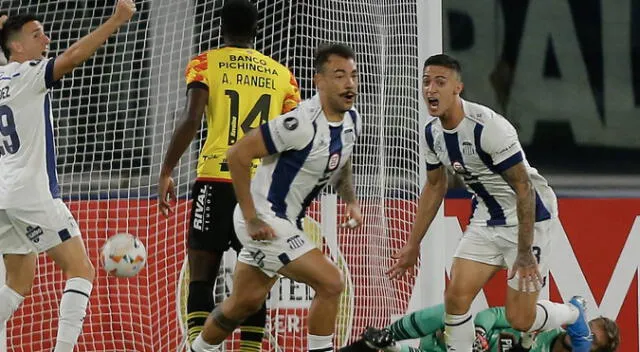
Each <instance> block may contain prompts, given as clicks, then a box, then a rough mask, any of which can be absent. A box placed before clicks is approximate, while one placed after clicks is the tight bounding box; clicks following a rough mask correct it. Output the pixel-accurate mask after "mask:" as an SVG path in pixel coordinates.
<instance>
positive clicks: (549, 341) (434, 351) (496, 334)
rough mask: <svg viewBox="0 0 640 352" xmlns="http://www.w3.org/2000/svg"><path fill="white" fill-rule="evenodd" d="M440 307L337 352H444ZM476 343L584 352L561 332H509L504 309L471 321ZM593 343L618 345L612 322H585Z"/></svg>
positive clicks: (502, 351) (513, 350) (604, 349)
mask: <svg viewBox="0 0 640 352" xmlns="http://www.w3.org/2000/svg"><path fill="white" fill-rule="evenodd" d="M443 317H444V305H443V304H441V305H437V306H434V307H429V308H425V309H423V310H420V311H417V312H415V313H412V314H409V315H406V316H404V317H403V318H402V319H400V320H398V321H396V322H395V323H393V324H391V325H390V326H389V327H388V328H385V329H375V328H367V330H366V331H365V332H364V333H363V334H362V338H361V339H359V340H358V341H356V342H354V343H353V344H351V345H348V346H346V347H343V348H342V349H340V352H365V351H366V352H369V351H377V350H383V351H385V352H418V351H422V352H446V350H447V349H446V346H445V344H444V336H443V333H444V321H443ZM474 323H475V326H476V341H475V343H474V346H473V348H474V349H473V351H474V352H484V351H491V352H496V351H497V352H507V351H509V352H519V351H530V352H569V351H571V352H584V351H578V350H577V349H576V350H572V348H571V345H572V338H573V339H580V338H581V337H579V336H577V337H572V336H569V334H568V333H567V332H565V331H564V330H562V329H555V330H550V331H545V332H541V333H539V334H537V335H536V336H533V334H528V333H523V332H521V331H517V330H514V329H512V328H511V327H510V326H509V323H508V322H507V319H506V316H505V310H504V307H496V308H489V309H485V310H483V311H481V312H479V313H478V314H477V315H476V318H475V320H474ZM589 326H590V328H591V333H592V337H593V342H592V344H591V348H590V351H598V352H608V351H610V352H613V351H616V349H617V348H618V346H619V344H620V336H619V331H618V326H617V325H616V323H615V322H614V321H613V320H611V319H609V318H605V317H599V318H596V319H593V320H591V321H590V322H589ZM418 338H419V339H420V348H415V347H409V346H407V345H401V344H399V343H398V341H401V340H408V339H418Z"/></svg>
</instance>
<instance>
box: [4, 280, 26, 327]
mask: <svg viewBox="0 0 640 352" xmlns="http://www.w3.org/2000/svg"><path fill="white" fill-rule="evenodd" d="M22 301H24V297H22V296H21V295H20V294H19V293H18V292H16V291H14V290H13V289H12V288H11V287H9V286H7V285H4V286H2V287H0V327H2V326H4V323H6V322H7V320H9V318H11V316H12V315H13V313H14V312H15V311H16V309H18V307H20V304H22Z"/></svg>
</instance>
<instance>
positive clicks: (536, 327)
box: [528, 300, 580, 332]
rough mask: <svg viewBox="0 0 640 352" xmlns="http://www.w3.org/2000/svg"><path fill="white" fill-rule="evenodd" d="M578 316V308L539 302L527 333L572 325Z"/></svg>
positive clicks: (544, 301)
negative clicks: (534, 317)
mask: <svg viewBox="0 0 640 352" xmlns="http://www.w3.org/2000/svg"><path fill="white" fill-rule="evenodd" d="M579 315H580V312H579V311H578V308H576V307H575V306H574V305H572V304H566V303H554V302H551V301H547V300H540V301H538V303H537V304H536V319H535V320H534V322H533V325H531V328H529V331H528V332H533V331H547V330H553V329H557V328H559V327H562V325H566V324H573V323H575V321H576V319H578V316H579Z"/></svg>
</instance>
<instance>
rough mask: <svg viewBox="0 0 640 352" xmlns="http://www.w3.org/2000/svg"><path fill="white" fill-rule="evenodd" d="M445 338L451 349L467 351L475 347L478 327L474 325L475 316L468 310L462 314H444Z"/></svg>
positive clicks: (460, 351)
mask: <svg viewBox="0 0 640 352" xmlns="http://www.w3.org/2000/svg"><path fill="white" fill-rule="evenodd" d="M444 338H445V342H446V343H447V351H449V347H452V349H450V350H451V351H458V352H466V351H471V349H472V348H473V341H474V340H475V339H476V329H475V327H474V326H473V316H472V315H471V313H469V312H467V313H465V314H462V315H455V314H448V313H445V314H444Z"/></svg>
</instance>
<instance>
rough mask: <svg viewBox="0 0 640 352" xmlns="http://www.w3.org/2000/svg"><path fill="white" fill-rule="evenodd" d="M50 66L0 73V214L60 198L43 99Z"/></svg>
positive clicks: (12, 67)
mask: <svg viewBox="0 0 640 352" xmlns="http://www.w3.org/2000/svg"><path fill="white" fill-rule="evenodd" d="M54 60H55V59H42V60H34V61H26V62H23V63H18V62H10V63H9V64H7V65H5V66H2V67H0V209H8V208H23V207H28V206H32V205H37V204H40V203H42V201H43V200H47V199H48V200H51V199H53V198H59V197H60V188H59V186H58V176H57V172H56V153H55V145H54V138H53V122H52V119H51V102H50V97H49V88H51V87H52V86H53V84H54V83H55V82H54V81H53V63H54Z"/></svg>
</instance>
